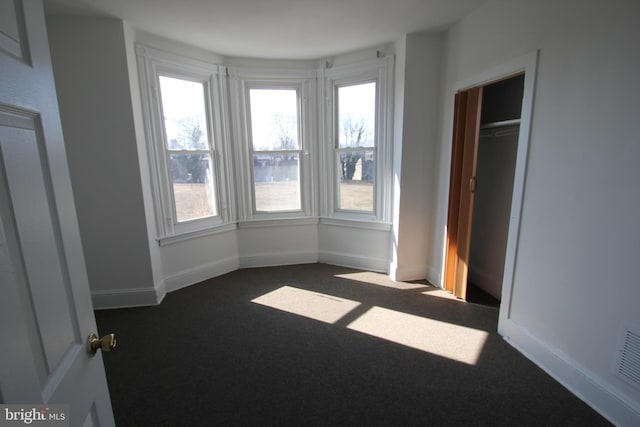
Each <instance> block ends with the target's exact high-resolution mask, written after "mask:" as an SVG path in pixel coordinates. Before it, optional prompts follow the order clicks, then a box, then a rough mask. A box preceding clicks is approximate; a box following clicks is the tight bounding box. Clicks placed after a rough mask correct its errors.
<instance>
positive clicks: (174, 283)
mask: <svg viewBox="0 0 640 427" xmlns="http://www.w3.org/2000/svg"><path fill="white" fill-rule="evenodd" d="M238 267H239V262H238V257H229V258H224V259H221V260H217V261H213V262H210V263H207V264H203V265H199V266H197V267H194V268H189V269H186V270H182V271H179V272H177V273H174V274H172V275H171V276H169V277H167V278H165V280H164V284H165V289H166V291H167V292H173V291H177V290H178V289H182V288H185V287H187V286H190V285H194V284H196V283H199V282H202V281H203V280H207V279H211V278H212V277H216V276H221V275H223V274H227V273H230V272H232V271H235V270H237V269H238Z"/></svg>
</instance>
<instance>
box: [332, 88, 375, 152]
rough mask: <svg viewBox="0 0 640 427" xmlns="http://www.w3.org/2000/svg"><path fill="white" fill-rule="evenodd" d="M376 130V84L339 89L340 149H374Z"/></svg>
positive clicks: (338, 136)
mask: <svg viewBox="0 0 640 427" xmlns="http://www.w3.org/2000/svg"><path fill="white" fill-rule="evenodd" d="M375 128H376V84H375V82H371V83H364V84H358V85H352V86H342V87H339V88H338V129H336V132H337V134H338V135H337V138H338V147H339V148H352V147H373V146H374V145H375Z"/></svg>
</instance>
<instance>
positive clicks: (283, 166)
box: [253, 153, 300, 212]
mask: <svg viewBox="0 0 640 427" xmlns="http://www.w3.org/2000/svg"><path fill="white" fill-rule="evenodd" d="M299 171H300V156H299V154H298V153H291V154H275V155H274V154H265V153H254V154H253V175H254V189H255V197H256V211H266V212H273V211H289V210H299V209H300V178H299V176H300V174H299Z"/></svg>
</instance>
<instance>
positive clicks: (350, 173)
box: [338, 150, 375, 212]
mask: <svg viewBox="0 0 640 427" xmlns="http://www.w3.org/2000/svg"><path fill="white" fill-rule="evenodd" d="M338 160H339V161H338V163H339V164H338V209H343V210H354V211H366V212H373V183H374V171H375V162H374V156H373V150H366V151H347V152H344V151H343V152H341V153H340V154H339V156H338Z"/></svg>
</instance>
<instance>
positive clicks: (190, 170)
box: [170, 154, 217, 222]
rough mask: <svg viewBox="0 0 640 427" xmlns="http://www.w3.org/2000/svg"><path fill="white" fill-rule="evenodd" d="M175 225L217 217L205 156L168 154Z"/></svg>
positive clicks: (210, 174)
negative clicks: (174, 206) (174, 205)
mask: <svg viewBox="0 0 640 427" xmlns="http://www.w3.org/2000/svg"><path fill="white" fill-rule="evenodd" d="M170 158H171V175H172V179H173V196H174V199H175V203H176V217H177V220H178V222H182V221H188V220H191V219H197V218H204V217H209V216H215V215H217V209H216V204H215V199H214V191H213V177H212V170H211V167H210V165H211V158H210V157H209V155H208V154H171V155H170Z"/></svg>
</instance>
